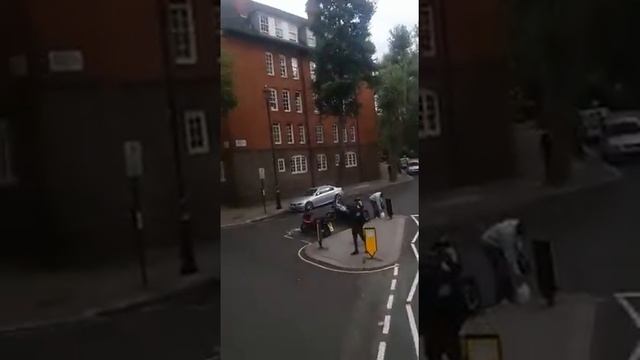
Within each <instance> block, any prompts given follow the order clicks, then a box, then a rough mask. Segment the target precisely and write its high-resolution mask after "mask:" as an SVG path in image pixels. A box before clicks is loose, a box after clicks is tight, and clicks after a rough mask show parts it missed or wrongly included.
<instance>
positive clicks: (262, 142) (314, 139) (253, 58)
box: [221, 0, 379, 206]
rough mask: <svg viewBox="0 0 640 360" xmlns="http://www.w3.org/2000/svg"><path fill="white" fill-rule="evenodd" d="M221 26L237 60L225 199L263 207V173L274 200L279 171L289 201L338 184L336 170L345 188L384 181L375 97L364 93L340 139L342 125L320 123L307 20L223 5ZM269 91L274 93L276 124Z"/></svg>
mask: <svg viewBox="0 0 640 360" xmlns="http://www.w3.org/2000/svg"><path fill="white" fill-rule="evenodd" d="M221 27H222V42H221V49H222V51H223V52H224V53H226V54H228V55H229V57H230V58H231V60H232V62H233V82H234V93H235V95H236V97H237V98H238V106H237V107H236V108H235V109H233V110H232V111H231V113H230V114H229V116H228V118H227V119H225V120H223V124H222V125H223V126H222V128H223V129H222V134H221V135H222V137H221V143H222V149H221V151H222V162H221V169H222V173H223V177H222V178H221V182H222V184H223V189H224V193H225V194H226V196H227V198H226V199H225V200H226V201H228V202H230V203H251V202H258V201H260V199H261V195H260V194H261V184H260V179H259V169H260V168H263V169H265V178H266V186H265V188H266V192H267V196H268V197H269V198H273V196H274V194H275V192H274V170H275V172H277V176H278V181H279V184H280V191H281V194H282V197H283V198H287V197H289V196H294V195H299V194H300V191H301V190H302V189H305V188H308V187H310V186H314V185H321V184H327V183H329V184H335V182H336V179H337V169H338V166H343V167H345V168H344V180H345V184H346V183H354V182H358V181H366V180H371V179H376V178H378V177H379V170H378V169H379V166H378V162H379V156H378V148H377V140H378V136H377V125H376V114H375V110H374V101H373V91H372V90H371V89H369V88H368V87H366V86H364V85H363V87H362V88H361V90H360V93H359V98H358V100H359V102H360V104H361V108H360V113H359V115H358V117H357V119H349V120H348V121H347V126H346V130H347V131H346V133H343V134H338V131H337V123H336V121H337V119H335V118H332V117H322V118H321V116H320V115H319V114H318V113H317V112H316V111H315V107H314V101H313V98H314V95H313V91H312V81H313V66H314V64H313V62H312V61H310V51H311V49H312V48H313V46H315V38H314V37H313V34H311V32H310V31H309V29H308V27H307V20H306V19H305V18H302V17H298V16H295V15H292V14H289V13H286V12H284V11H281V10H278V9H275V8H272V7H269V6H266V5H262V4H259V3H256V2H252V1H247V0H222V17H221ZM265 87H266V88H268V89H269V91H271V92H272V95H271V96H272V98H271V100H270V105H269V107H270V119H269V118H268V116H267V105H266V100H265V99H264V96H263V91H264V89H265ZM271 135H273V138H274V141H273V142H274V144H273V146H274V151H275V158H276V166H275V169H274V166H273V161H272V153H271V146H272V144H271ZM340 142H344V143H346V144H345V145H346V155H347V156H346V159H340V152H341V144H340ZM343 185H344V184H343ZM283 206H286V204H283Z"/></svg>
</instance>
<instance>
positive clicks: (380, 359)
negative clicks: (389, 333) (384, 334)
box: [376, 341, 387, 360]
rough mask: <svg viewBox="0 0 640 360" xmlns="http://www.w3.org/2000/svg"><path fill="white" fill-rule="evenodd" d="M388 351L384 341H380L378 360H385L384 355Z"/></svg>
mask: <svg viewBox="0 0 640 360" xmlns="http://www.w3.org/2000/svg"><path fill="white" fill-rule="evenodd" d="M386 350H387V343H386V342H384V341H380V344H379V345H378V357H377V358H376V359H377V360H384V353H385V351H386Z"/></svg>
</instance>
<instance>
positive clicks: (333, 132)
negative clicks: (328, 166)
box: [331, 124, 340, 144]
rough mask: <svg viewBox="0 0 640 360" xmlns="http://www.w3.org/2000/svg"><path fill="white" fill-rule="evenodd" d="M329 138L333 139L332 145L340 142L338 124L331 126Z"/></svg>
mask: <svg viewBox="0 0 640 360" xmlns="http://www.w3.org/2000/svg"><path fill="white" fill-rule="evenodd" d="M331 136H332V137H333V143H334V144H337V143H339V142H340V130H339V129H338V124H332V125H331Z"/></svg>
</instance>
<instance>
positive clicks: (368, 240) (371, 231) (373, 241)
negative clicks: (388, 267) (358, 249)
mask: <svg viewBox="0 0 640 360" xmlns="http://www.w3.org/2000/svg"><path fill="white" fill-rule="evenodd" d="M364 239H365V240H364V250H365V251H366V252H367V254H369V256H371V257H374V256H375V255H376V253H377V252H378V237H377V236H376V228H373V227H367V228H364Z"/></svg>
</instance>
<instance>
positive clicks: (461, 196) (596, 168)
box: [420, 154, 622, 226]
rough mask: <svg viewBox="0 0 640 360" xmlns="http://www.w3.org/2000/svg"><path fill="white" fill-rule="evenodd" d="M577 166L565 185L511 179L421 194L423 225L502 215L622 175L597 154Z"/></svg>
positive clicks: (577, 163)
mask: <svg viewBox="0 0 640 360" xmlns="http://www.w3.org/2000/svg"><path fill="white" fill-rule="evenodd" d="M573 166H574V172H573V176H572V178H571V179H570V180H569V182H568V183H567V184H566V185H565V186H563V187H550V186H547V185H544V184H542V183H541V182H534V181H531V180H524V179H510V180H504V181H499V182H494V183H490V184H487V185H485V186H477V187H468V188H461V189H455V190H452V191H450V192H447V193H443V194H436V195H431V196H426V198H425V197H421V199H420V200H421V202H420V213H421V214H423V216H422V217H421V222H420V225H423V226H424V225H436V226H438V225H446V224H450V223H459V222H469V221H471V222H473V221H476V220H478V218H479V217H484V216H487V215H500V214H502V213H504V212H508V211H510V210H512V209H514V208H518V207H521V206H524V205H527V204H529V203H532V202H534V201H536V200H540V199H543V198H546V197H549V196H556V195H562V194H568V193H572V192H576V191H579V190H584V189H589V188H593V187H597V186H600V185H604V184H607V183H609V182H612V181H616V180H618V179H620V178H621V177H622V174H621V173H620V171H618V170H617V169H616V168H614V167H612V166H610V165H608V164H606V163H604V162H602V161H601V160H600V159H599V158H598V157H597V156H596V155H593V154H592V155H591V156H588V157H587V158H585V160H583V161H575V162H574V164H573Z"/></svg>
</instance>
